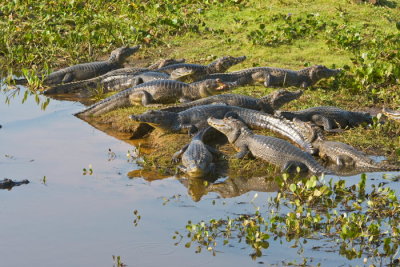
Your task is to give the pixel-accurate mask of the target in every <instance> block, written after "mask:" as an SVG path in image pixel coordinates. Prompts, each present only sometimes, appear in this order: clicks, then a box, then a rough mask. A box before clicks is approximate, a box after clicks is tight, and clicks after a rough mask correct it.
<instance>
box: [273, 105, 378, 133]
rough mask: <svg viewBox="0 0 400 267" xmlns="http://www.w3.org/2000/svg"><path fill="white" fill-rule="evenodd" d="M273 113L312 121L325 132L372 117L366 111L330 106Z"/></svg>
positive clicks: (364, 121)
mask: <svg viewBox="0 0 400 267" xmlns="http://www.w3.org/2000/svg"><path fill="white" fill-rule="evenodd" d="M275 114H276V115H278V116H281V117H283V118H286V119H288V120H293V119H294V118H297V119H299V120H302V121H305V122H313V123H315V124H316V125H318V126H321V127H322V128H323V129H324V130H325V131H327V132H337V131H340V130H341V129H345V128H349V127H356V126H358V125H360V124H363V123H368V124H371V123H372V117H371V115H370V114H369V113H368V112H355V111H347V110H343V109H341V108H338V107H332V106H321V107H312V108H308V109H305V110H300V111H277V112H276V113H275ZM338 129H339V130H338Z"/></svg>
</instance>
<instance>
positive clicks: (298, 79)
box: [203, 65, 341, 88]
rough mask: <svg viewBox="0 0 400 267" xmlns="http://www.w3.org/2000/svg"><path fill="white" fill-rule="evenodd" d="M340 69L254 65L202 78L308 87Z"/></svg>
mask: <svg viewBox="0 0 400 267" xmlns="http://www.w3.org/2000/svg"><path fill="white" fill-rule="evenodd" d="M340 71H341V70H340V69H329V68H327V67H325V66H322V65H315V66H312V67H308V68H305V69H302V70H299V71H294V70H289V69H281V68H271V67H256V68H250V69H245V70H240V71H235V72H231V73H215V74H210V75H207V76H205V77H203V79H217V78H219V79H221V80H222V81H224V82H235V83H236V84H237V86H244V85H252V84H255V83H263V84H264V86H266V87H289V86H297V87H303V88H305V87H309V86H312V85H314V84H315V83H317V82H318V81H319V80H321V79H324V78H329V77H333V76H336V75H337V74H338V73H339V72H340Z"/></svg>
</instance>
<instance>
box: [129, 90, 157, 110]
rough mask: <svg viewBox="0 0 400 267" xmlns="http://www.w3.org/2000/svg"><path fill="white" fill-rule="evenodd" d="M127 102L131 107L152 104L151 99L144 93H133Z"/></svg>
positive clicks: (152, 100)
mask: <svg viewBox="0 0 400 267" xmlns="http://www.w3.org/2000/svg"><path fill="white" fill-rule="evenodd" d="M129 101H130V102H131V104H132V105H138V104H139V103H141V104H142V106H145V107H146V106H148V105H150V104H151V103H153V102H154V99H153V97H152V96H151V95H150V94H149V93H148V92H146V91H137V92H133V93H131V94H130V95H129Z"/></svg>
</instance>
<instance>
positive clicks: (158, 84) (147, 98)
mask: <svg viewBox="0 0 400 267" xmlns="http://www.w3.org/2000/svg"><path fill="white" fill-rule="evenodd" d="M227 88H228V86H227V85H226V84H224V83H221V82H220V81H219V80H204V81H200V82H196V83H191V84H187V83H184V82H179V81H173V80H156V81H151V82H147V83H142V84H139V85H137V86H135V87H131V88H128V89H126V90H124V91H121V92H119V93H117V94H115V95H112V96H110V97H108V98H106V99H103V100H102V101H100V102H97V103H95V104H93V105H92V106H90V107H88V108H87V109H85V110H83V111H82V112H79V113H77V114H75V115H79V116H88V115H100V114H103V113H106V112H109V111H111V110H114V109H116V108H121V107H128V106H132V105H135V104H142V105H143V106H149V105H150V104H151V103H163V104H165V103H173V102H176V101H177V100H182V101H186V100H193V99H199V98H202V97H206V96H209V95H213V94H218V93H220V92H223V91H224V90H225V89H227Z"/></svg>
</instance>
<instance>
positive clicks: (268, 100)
mask: <svg viewBox="0 0 400 267" xmlns="http://www.w3.org/2000/svg"><path fill="white" fill-rule="evenodd" d="M302 94H303V91H301V90H298V91H295V92H290V91H287V90H277V91H275V92H272V93H271V94H269V95H267V96H264V97H262V98H255V97H251V96H245V95H239V94H223V95H214V96H209V97H206V98H202V99H199V100H195V101H192V102H189V103H183V104H180V105H176V106H172V107H168V108H164V109H162V110H164V111H170V112H181V111H183V110H186V109H189V108H192V107H195V106H202V105H209V104H214V103H224V104H227V105H230V106H237V107H242V108H248V109H254V110H259V111H263V112H265V113H268V114H273V113H274V111H275V110H276V109H278V108H280V107H281V106H283V105H284V104H286V103H288V102H290V101H292V100H294V99H297V98H299V97H300V96H301V95H302Z"/></svg>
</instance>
